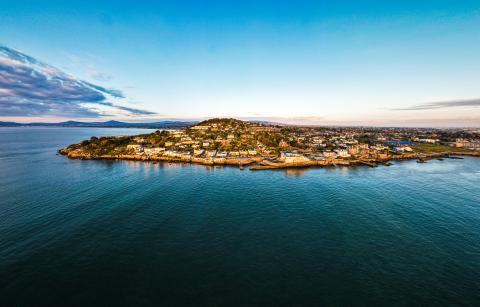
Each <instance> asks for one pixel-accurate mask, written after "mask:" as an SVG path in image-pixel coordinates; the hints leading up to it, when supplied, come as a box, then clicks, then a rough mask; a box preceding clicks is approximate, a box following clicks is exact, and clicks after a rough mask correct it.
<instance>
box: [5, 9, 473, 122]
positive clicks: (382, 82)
mask: <svg viewBox="0 0 480 307" xmlns="http://www.w3.org/2000/svg"><path fill="white" fill-rule="evenodd" d="M478 29H480V4H479V3H478V1H441V0H437V1H341V2H339V3H336V2H335V3H334V2H333V1H300V2H296V3H295V4H292V3H291V2H289V1H241V2H238V3H235V4H234V3H233V2H227V1H162V2H160V3H156V4H155V3H150V2H147V1H135V2H130V1H99V2H97V1H96V2H95V3H93V2H91V3H90V2H88V3H86V1H81V2H80V1H42V2H31V1H1V2H0V47H1V48H0V121H19V122H33V121H45V122H52V121H60V120H89V121H98V120H102V121H103V120H110V119H116V120H126V121H156V120H162V119H187V120H188V119H204V118H211V117H235V118H241V119H256V120H262V119H264V120H271V121H278V122H286V123H295V124H309V125H310V124H319V125H377V126H402V125H403V126H442V127H447V126H469V127H472V126H475V127H479V126H480V87H479V86H478V85H479V84H480V58H479V56H478V55H479V54H480V31H478ZM2 46H3V47H2ZM2 48H3V49H2ZM2 50H3V51H2ZM19 55H28V56H30V57H32V58H33V59H34V60H35V61H34V62H33V61H32V60H28V61H27V60H25V57H22V56H19ZM37 61H38V62H37ZM19 80H21V81H19Z"/></svg>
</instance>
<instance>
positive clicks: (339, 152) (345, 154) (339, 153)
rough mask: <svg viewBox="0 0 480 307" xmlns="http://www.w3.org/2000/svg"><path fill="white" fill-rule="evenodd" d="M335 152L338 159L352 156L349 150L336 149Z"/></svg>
mask: <svg viewBox="0 0 480 307" xmlns="http://www.w3.org/2000/svg"><path fill="white" fill-rule="evenodd" d="M335 152H336V153H337V156H338V157H341V158H349V157H350V154H349V153H348V150H346V149H335Z"/></svg>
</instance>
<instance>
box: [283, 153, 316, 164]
mask: <svg viewBox="0 0 480 307" xmlns="http://www.w3.org/2000/svg"><path fill="white" fill-rule="evenodd" d="M280 160H282V161H283V162H285V163H302V162H308V161H310V159H309V158H307V157H305V156H303V155H300V154H297V153H292V152H281V153H280Z"/></svg>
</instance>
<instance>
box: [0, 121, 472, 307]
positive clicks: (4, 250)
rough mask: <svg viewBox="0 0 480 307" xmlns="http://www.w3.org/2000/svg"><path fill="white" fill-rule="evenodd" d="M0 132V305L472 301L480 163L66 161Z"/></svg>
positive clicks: (20, 132)
mask: <svg viewBox="0 0 480 307" xmlns="http://www.w3.org/2000/svg"><path fill="white" fill-rule="evenodd" d="M148 132H150V130H135V129H108V128H51V127H43V128H42V127H19V128H0V306H480V159H479V158H469V157H465V158H464V159H458V160H453V159H445V160H443V161H440V160H431V161H428V163H422V164H421V163H416V162H415V161H403V162H394V163H393V165H392V166H389V167H387V166H380V167H376V168H370V167H366V166H358V167H351V168H347V167H329V168H315V169H313V168H311V169H289V170H269V171H250V170H248V169H245V170H240V169H239V168H237V167H206V166H200V165H188V164H172V163H152V162H139V161H137V162H135V161H86V160H70V159H68V158H66V157H64V156H61V155H58V154H57V150H58V149H60V148H62V147H65V146H66V145H69V144H71V143H77V142H80V141H82V140H84V139H88V138H90V137H91V136H97V137H98V136H111V135H132V134H139V133H148Z"/></svg>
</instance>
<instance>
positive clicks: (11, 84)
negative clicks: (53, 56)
mask: <svg viewBox="0 0 480 307" xmlns="http://www.w3.org/2000/svg"><path fill="white" fill-rule="evenodd" d="M121 98H124V95H123V93H122V92H121V91H119V90H115V89H108V88H105V87H102V86H99V85H96V84H92V83H89V82H86V81H82V80H79V79H77V78H76V77H74V76H71V75H68V74H66V73H65V72H63V71H61V70H59V69H57V68H55V67H53V66H50V65H48V64H45V63H43V62H40V61H38V60H36V59H35V58H33V57H31V56H28V55H26V54H24V53H21V52H19V51H17V50H14V49H11V48H8V47H6V46H2V45H0V116H65V117H102V116H115V115H119V114H121V115H123V116H141V115H155V114H156V113H154V112H150V111H145V110H141V109H136V108H130V107H125V106H122V105H118V104H116V103H113V102H111V101H110V100H113V99H121Z"/></svg>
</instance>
